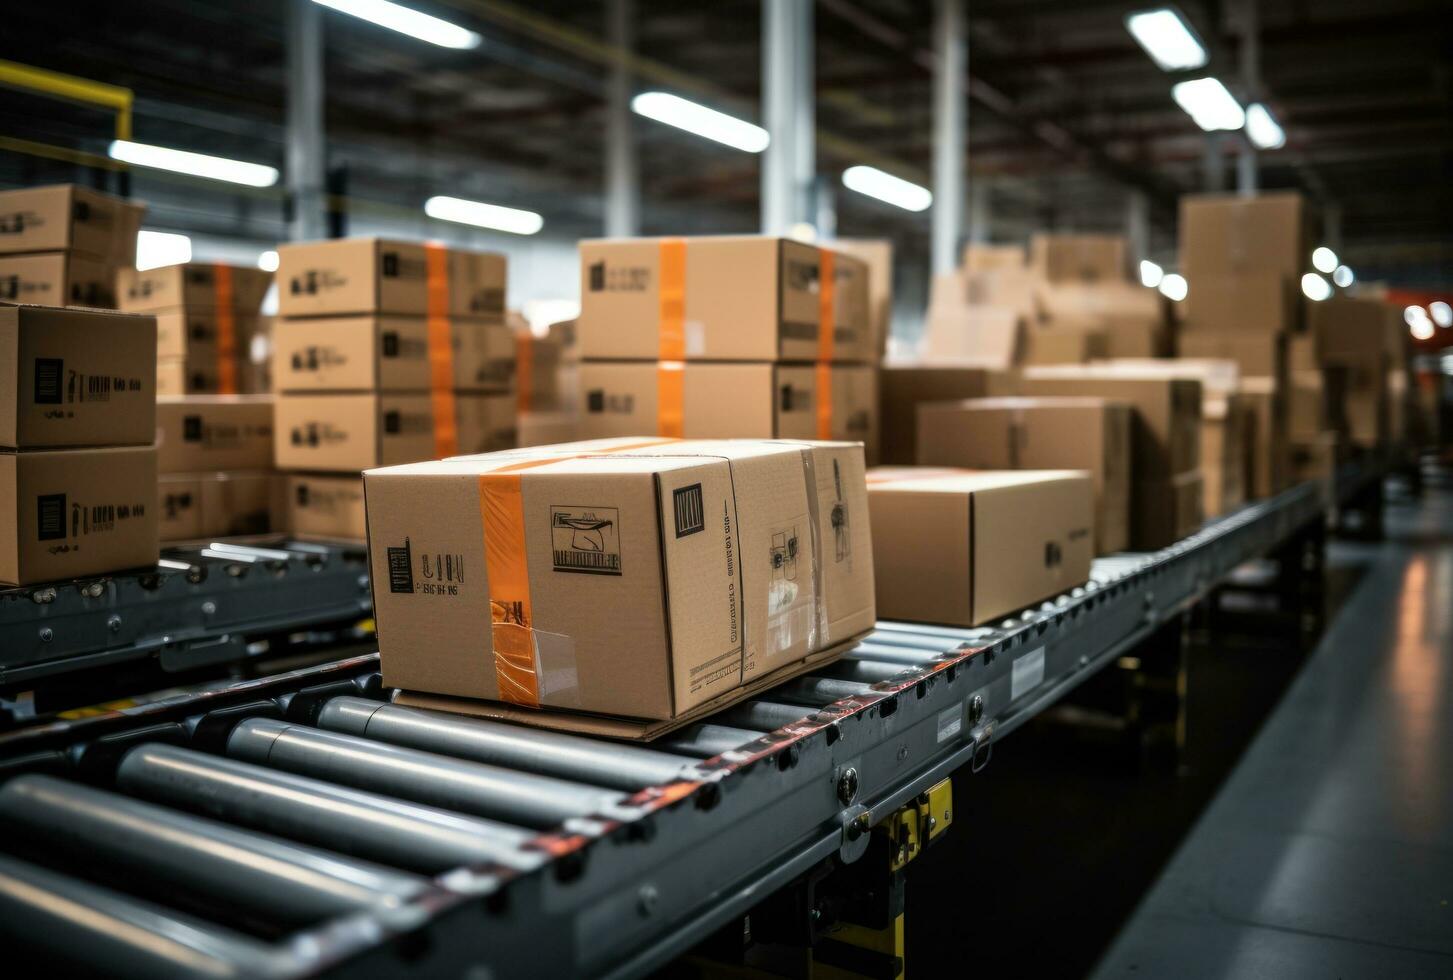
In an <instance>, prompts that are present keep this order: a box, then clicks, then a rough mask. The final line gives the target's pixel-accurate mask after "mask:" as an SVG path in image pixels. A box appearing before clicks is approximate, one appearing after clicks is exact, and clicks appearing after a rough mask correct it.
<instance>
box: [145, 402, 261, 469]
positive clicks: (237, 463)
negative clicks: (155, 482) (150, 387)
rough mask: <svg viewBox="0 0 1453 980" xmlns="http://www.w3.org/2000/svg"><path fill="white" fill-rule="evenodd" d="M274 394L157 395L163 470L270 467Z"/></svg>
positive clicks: (158, 455)
mask: <svg viewBox="0 0 1453 980" xmlns="http://www.w3.org/2000/svg"><path fill="white" fill-rule="evenodd" d="M272 416H273V399H272V396H271V395H192V396H186V397H175V396H169V397H162V398H158V399H157V400H156V463H157V472H159V473H189V472H196V471H200V470H266V469H271V468H272V454H273V446H272V443H273V417H272Z"/></svg>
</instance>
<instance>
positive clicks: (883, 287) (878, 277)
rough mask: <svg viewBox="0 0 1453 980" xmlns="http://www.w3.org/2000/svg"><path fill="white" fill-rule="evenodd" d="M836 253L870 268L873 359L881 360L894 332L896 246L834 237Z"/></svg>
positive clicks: (869, 295)
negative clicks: (894, 265) (894, 256)
mask: <svg viewBox="0 0 1453 980" xmlns="http://www.w3.org/2000/svg"><path fill="white" fill-rule="evenodd" d="M828 245H829V247H830V248H832V249H833V250H834V251H837V252H840V253H842V254H843V255H851V256H852V257H853V258H856V259H859V260H861V261H862V262H863V263H864V264H865V265H866V266H867V267H868V321H869V323H870V324H871V327H872V332H873V341H872V344H871V345H870V346H871V348H872V357H873V359H875V360H881V359H882V358H883V355H884V354H885V353H886V352H887V349H888V335H889V334H890V333H892V332H893V243H892V242H891V241H889V240H888V239H886V238H884V239H877V238H835V239H833V240H832V241H831V242H829V243H828Z"/></svg>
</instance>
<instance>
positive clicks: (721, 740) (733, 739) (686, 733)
mask: <svg viewBox="0 0 1453 980" xmlns="http://www.w3.org/2000/svg"><path fill="white" fill-rule="evenodd" d="M761 737H762V733H761V732H752V731H747V730H746V729H744V728H728V727H727V726H726V725H709V724H702V725H691V726H689V727H687V728H683V729H681V730H680V731H677V732H671V733H670V734H669V735H663V736H662V737H661V740H660V742H659V744H660V745H661V746H662V747H663V748H666V749H669V750H670V751H672V752H680V753H681V754H682V755H695V756H700V757H701V758H703V759H709V758H711V757H712V756H717V755H721V754H722V753H723V752H730V751H731V750H732V749H738V748H741V747H742V746H743V745H746V744H747V743H748V742H751V741H754V740H756V739H758V738H761Z"/></svg>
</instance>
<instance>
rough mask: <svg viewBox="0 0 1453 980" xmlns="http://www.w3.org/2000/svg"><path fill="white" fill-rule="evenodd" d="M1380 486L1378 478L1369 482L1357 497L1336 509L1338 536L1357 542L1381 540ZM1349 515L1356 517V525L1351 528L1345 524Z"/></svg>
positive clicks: (1381, 491) (1381, 506) (1381, 505)
mask: <svg viewBox="0 0 1453 980" xmlns="http://www.w3.org/2000/svg"><path fill="white" fill-rule="evenodd" d="M1382 484H1383V481H1382V479H1381V478H1380V477H1379V478H1378V479H1375V480H1371V481H1369V482H1368V484H1367V486H1366V487H1364V488H1363V489H1362V490H1360V491H1358V493H1357V496H1355V497H1353V498H1352V499H1351V500H1349V501H1347V503H1345V504H1343V505H1342V506H1341V507H1340V508H1338V511H1337V524H1338V527H1337V531H1338V533H1339V534H1340V535H1342V536H1343V537H1346V538H1351V539H1353V540H1357V541H1381V540H1382V536H1383V529H1382V509H1383V504H1384V503H1385V501H1384V499H1383V497H1384V495H1383V486H1382ZM1349 513H1353V514H1356V515H1357V523H1356V524H1355V525H1353V526H1349V525H1348V523H1347V515H1348V514H1349Z"/></svg>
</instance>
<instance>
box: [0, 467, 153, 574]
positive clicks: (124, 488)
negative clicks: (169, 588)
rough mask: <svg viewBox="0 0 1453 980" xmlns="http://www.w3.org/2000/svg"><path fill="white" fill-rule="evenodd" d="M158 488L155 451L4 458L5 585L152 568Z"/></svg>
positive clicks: (0, 496) (1, 553)
mask: <svg viewBox="0 0 1453 980" xmlns="http://www.w3.org/2000/svg"><path fill="white" fill-rule="evenodd" d="M156 486H157V479H156V450H155V449H153V448H152V447H151V446H123V447H112V448H106V449H64V450H54V449H45V450H32V451H28V452H0V508H3V510H0V584H3V585H30V584H33V583H36V582H50V581H56V580H60V579H71V578H81V577H85V576H91V575H104V574H106V573H108V572H115V571H120V570H121V569H125V568H136V567H139V566H142V565H154V564H155V563H156V560H157V553H158V552H157V520H156Z"/></svg>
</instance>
